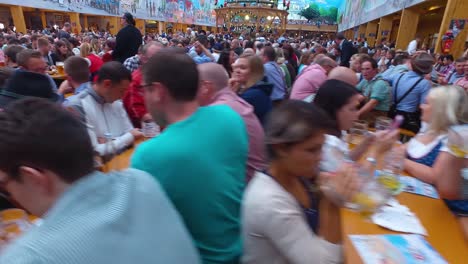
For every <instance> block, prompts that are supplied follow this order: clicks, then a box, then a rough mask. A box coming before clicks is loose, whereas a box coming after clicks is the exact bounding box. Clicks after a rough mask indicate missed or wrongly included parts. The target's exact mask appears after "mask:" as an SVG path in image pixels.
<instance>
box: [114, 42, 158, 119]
mask: <svg viewBox="0 0 468 264" xmlns="http://www.w3.org/2000/svg"><path fill="white" fill-rule="evenodd" d="M162 48H163V46H162V44H161V43H159V42H149V43H148V44H146V45H145V46H144V47H143V48H142V49H141V55H140V56H139V57H140V62H141V64H145V63H146V62H147V61H148V59H149V58H151V57H152V56H153V55H154V54H156V52H158V50H160V49H162ZM129 59H130V58H129ZM142 79H143V77H142V72H141V67H138V68H137V69H136V70H135V71H134V72H133V73H132V82H131V83H130V86H129V87H128V89H127V91H126V92H125V95H124V97H123V99H122V101H123V104H124V107H125V110H126V111H127V114H128V116H129V117H130V121H132V124H133V126H134V127H136V128H139V127H141V121H143V120H150V119H152V118H151V115H150V114H149V113H148V111H147V110H146V106H145V99H144V98H143V87H142V82H143V80H142Z"/></svg>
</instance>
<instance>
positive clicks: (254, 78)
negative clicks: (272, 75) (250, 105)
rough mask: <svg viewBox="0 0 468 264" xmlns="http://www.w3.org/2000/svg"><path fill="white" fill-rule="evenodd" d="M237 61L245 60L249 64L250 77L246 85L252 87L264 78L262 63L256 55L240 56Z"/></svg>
mask: <svg viewBox="0 0 468 264" xmlns="http://www.w3.org/2000/svg"><path fill="white" fill-rule="evenodd" d="M239 59H246V60H247V61H248V62H249V68H250V77H249V81H248V83H249V84H251V85H254V84H255V83H257V82H259V81H261V80H262V79H263V77H264V76H265V70H264V69H263V61H262V59H260V57H258V56H256V55H249V54H242V55H241V56H240V57H239Z"/></svg>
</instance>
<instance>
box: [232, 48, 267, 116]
mask: <svg viewBox="0 0 468 264" xmlns="http://www.w3.org/2000/svg"><path fill="white" fill-rule="evenodd" d="M232 69H233V74H232V78H231V79H230V81H229V83H230V86H231V88H232V89H233V91H235V92H236V93H238V94H239V96H240V97H241V98H242V99H244V100H245V101H247V102H248V103H249V104H251V105H252V106H253V107H254V111H255V115H256V116H257V117H258V119H259V120H260V122H261V123H262V124H263V122H264V120H265V117H266V115H267V114H268V113H269V112H270V110H271V108H272V101H271V99H270V95H271V92H272V90H273V84H271V83H267V82H266V81H265V72H264V69H263V61H262V59H261V58H260V57H258V56H255V55H245V54H242V55H241V56H240V58H238V59H237V60H236V61H235V62H234V63H233V64H232Z"/></svg>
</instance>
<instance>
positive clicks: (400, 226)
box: [372, 199, 427, 236]
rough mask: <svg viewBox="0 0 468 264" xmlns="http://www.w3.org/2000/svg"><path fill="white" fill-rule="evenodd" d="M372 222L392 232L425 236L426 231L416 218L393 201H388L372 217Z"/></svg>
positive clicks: (404, 207)
mask: <svg viewBox="0 0 468 264" xmlns="http://www.w3.org/2000/svg"><path fill="white" fill-rule="evenodd" d="M372 222H374V223H375V224H376V225H379V226H381V227H385V228H388V229H390V230H393V231H398V232H404V233H413V234H420V235H424V236H427V231H426V229H425V228H424V227H423V226H422V224H421V222H420V221H419V219H418V217H417V216H416V215H415V214H414V213H412V212H411V211H410V210H409V208H408V207H406V206H404V205H401V204H400V203H399V202H398V201H397V200H395V199H391V200H389V202H388V203H387V205H385V206H383V207H382V208H380V210H379V212H377V213H375V214H374V215H373V216H372Z"/></svg>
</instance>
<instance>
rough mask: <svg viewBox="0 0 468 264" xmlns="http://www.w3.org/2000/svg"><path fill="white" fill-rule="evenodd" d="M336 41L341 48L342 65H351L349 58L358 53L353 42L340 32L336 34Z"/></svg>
mask: <svg viewBox="0 0 468 264" xmlns="http://www.w3.org/2000/svg"><path fill="white" fill-rule="evenodd" d="M335 42H336V44H338V47H339V48H340V50H341V55H340V66H345V67H349V60H350V59H351V56H353V55H354V54H355V53H356V52H355V50H354V47H353V43H351V42H349V41H347V40H346V38H345V36H344V35H343V34H342V33H338V35H336V39H335Z"/></svg>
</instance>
